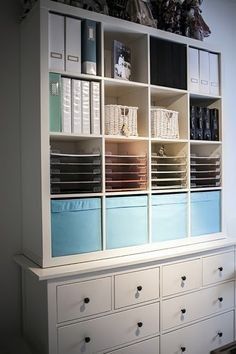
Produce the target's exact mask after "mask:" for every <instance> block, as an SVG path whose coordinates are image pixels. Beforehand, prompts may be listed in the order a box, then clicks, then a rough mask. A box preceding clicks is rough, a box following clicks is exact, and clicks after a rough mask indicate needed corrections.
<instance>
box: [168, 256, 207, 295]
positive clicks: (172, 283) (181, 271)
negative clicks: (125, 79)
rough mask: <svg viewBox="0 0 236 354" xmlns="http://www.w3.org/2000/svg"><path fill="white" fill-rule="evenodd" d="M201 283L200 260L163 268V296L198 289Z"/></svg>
mask: <svg viewBox="0 0 236 354" xmlns="http://www.w3.org/2000/svg"><path fill="white" fill-rule="evenodd" d="M201 282H202V267H201V261H200V259H196V260H193V261H187V262H182V263H175V264H169V265H166V266H163V296H168V295H173V294H177V293H182V292H184V291H187V290H193V289H198V288H200V286H201Z"/></svg>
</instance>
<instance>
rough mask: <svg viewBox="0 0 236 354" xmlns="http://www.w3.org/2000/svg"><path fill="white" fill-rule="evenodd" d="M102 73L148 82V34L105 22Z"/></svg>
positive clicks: (120, 78) (110, 76)
mask: <svg viewBox="0 0 236 354" xmlns="http://www.w3.org/2000/svg"><path fill="white" fill-rule="evenodd" d="M103 28H104V75H105V76H106V77H108V78H117V79H118V80H126V81H129V80H130V81H134V82H142V83H147V82H148V55H147V53H148V36H147V35H146V34H141V33H135V32H132V30H129V31H126V30H123V31H121V28H120V27H119V28H117V27H115V24H112V27H111V26H109V25H107V24H105V23H104V25H103Z"/></svg>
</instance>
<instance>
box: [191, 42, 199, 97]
mask: <svg viewBox="0 0 236 354" xmlns="http://www.w3.org/2000/svg"><path fill="white" fill-rule="evenodd" d="M189 90H190V91H192V92H199V51H198V49H196V48H189Z"/></svg>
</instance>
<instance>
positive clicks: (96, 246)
mask: <svg viewBox="0 0 236 354" xmlns="http://www.w3.org/2000/svg"><path fill="white" fill-rule="evenodd" d="M51 231H52V256H53V257H59V256H67V255H73V254H78V253H85V252H93V251H98V250H101V245H102V242H101V239H102V238H101V200H100V198H81V199H63V200H62V199H61V200H52V201H51Z"/></svg>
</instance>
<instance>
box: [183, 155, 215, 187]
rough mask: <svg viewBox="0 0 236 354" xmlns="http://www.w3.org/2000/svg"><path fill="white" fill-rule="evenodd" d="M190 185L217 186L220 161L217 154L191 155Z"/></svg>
mask: <svg viewBox="0 0 236 354" xmlns="http://www.w3.org/2000/svg"><path fill="white" fill-rule="evenodd" d="M190 167H191V170H190V171H191V187H192V188H197V187H219V186H220V185H221V163H220V157H219V156H191V163H190Z"/></svg>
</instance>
